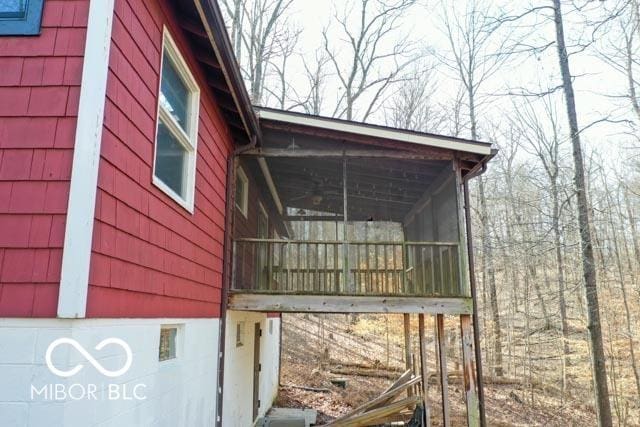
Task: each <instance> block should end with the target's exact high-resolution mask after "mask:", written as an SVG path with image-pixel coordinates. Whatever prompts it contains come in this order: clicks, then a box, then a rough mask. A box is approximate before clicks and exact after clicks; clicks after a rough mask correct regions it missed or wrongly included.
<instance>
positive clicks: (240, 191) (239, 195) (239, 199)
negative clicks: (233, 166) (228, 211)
mask: <svg viewBox="0 0 640 427" xmlns="http://www.w3.org/2000/svg"><path fill="white" fill-rule="evenodd" d="M245 188H246V187H245V183H244V181H243V180H241V179H238V180H237V181H236V206H238V207H239V208H240V209H244V189H245Z"/></svg>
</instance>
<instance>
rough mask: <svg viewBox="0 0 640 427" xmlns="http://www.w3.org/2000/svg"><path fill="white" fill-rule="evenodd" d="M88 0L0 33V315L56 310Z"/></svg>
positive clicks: (52, 6)
mask: <svg viewBox="0 0 640 427" xmlns="http://www.w3.org/2000/svg"><path fill="white" fill-rule="evenodd" d="M88 11H89V2H88V0H77V1H73V0H65V1H55V0H47V1H45V2H44V12H43V17H42V33H41V34H40V35H39V36H32V37H5V36H3V37H0V70H1V71H0V317H55V315H56V311H57V302H58V286H59V283H60V266H61V261H62V246H63V240H64V226H65V214H66V210H67V200H68V196H69V180H70V176H71V162H72V158H73V143H74V137H75V128H76V116H77V110H78V97H79V93H80V81H81V77H82V60H83V53H84V41H85V33H86V26H87V17H88Z"/></svg>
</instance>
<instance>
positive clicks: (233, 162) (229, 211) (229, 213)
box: [215, 136, 257, 427]
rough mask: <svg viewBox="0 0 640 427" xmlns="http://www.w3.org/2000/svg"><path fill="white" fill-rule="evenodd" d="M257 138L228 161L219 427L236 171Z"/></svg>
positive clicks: (219, 406) (218, 409) (219, 407)
mask: <svg viewBox="0 0 640 427" xmlns="http://www.w3.org/2000/svg"><path fill="white" fill-rule="evenodd" d="M256 144H257V138H256V137H255V136H254V137H252V138H251V142H250V143H249V144H247V145H243V146H240V147H237V148H236V149H235V150H233V152H232V153H231V155H230V156H229V157H228V159H227V191H226V206H225V226H224V245H223V250H222V253H223V259H224V262H223V268H222V296H221V301H220V331H219V333H218V387H217V390H216V392H217V399H216V421H215V425H216V426H217V427H222V402H223V400H224V399H223V394H222V390H223V389H224V356H225V340H226V323H227V322H226V319H227V304H228V299H229V288H230V287H231V280H232V277H231V268H230V266H231V265H232V263H233V256H234V254H233V250H232V248H233V242H232V240H231V238H232V236H231V232H232V230H233V222H234V221H233V220H234V217H235V206H236V203H235V197H236V169H237V166H238V156H239V155H240V154H242V153H243V152H244V151H247V150H251V149H253V148H255V146H256Z"/></svg>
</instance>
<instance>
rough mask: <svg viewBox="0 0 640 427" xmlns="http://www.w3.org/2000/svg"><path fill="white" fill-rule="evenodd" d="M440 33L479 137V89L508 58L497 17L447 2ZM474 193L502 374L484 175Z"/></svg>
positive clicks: (475, 3)
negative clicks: (446, 45) (463, 90)
mask: <svg viewBox="0 0 640 427" xmlns="http://www.w3.org/2000/svg"><path fill="white" fill-rule="evenodd" d="M441 15H442V25H443V29H442V31H443V33H444V34H445V36H446V37H447V40H448V43H449V47H450V51H449V53H450V55H449V56H447V55H441V56H440V59H441V61H442V62H443V63H444V64H445V65H447V66H448V67H449V68H450V69H451V70H452V71H453V72H454V73H455V74H456V76H457V78H458V79H459V80H460V82H461V83H462V85H463V87H464V89H465V92H466V101H467V106H468V113H469V126H470V133H471V138H472V139H474V140H477V139H479V135H478V116H477V108H478V105H479V99H478V97H479V93H480V88H481V87H482V85H483V83H485V82H486V81H487V80H488V79H489V78H491V76H493V75H494V74H495V73H496V72H497V71H498V70H499V68H500V67H501V66H502V65H503V64H504V63H505V61H506V60H507V59H508V55H507V54H506V51H505V50H504V49H503V46H502V45H503V44H504V41H502V42H501V40H500V39H498V38H497V31H498V29H499V28H500V25H501V21H500V19H499V18H497V15H498V14H497V13H493V12H492V11H491V9H490V7H489V6H488V5H487V4H486V3H484V2H483V1H482V0H470V1H468V2H466V3H465V9H464V10H461V11H458V10H451V8H450V5H449V4H443V6H442V13H441ZM478 196H479V205H480V212H479V215H480V223H481V238H482V254H483V256H482V276H483V278H486V279H487V280H483V285H484V286H487V285H488V290H489V303H490V306H491V317H492V320H493V335H494V337H493V339H494V357H495V374H496V376H502V373H503V369H502V329H501V324H500V310H499V308H498V296H497V291H496V279H495V270H494V263H493V249H492V246H491V243H490V242H489V239H490V230H489V218H488V215H489V213H488V211H487V203H486V196H485V188H484V178H483V177H482V176H480V177H479V178H478Z"/></svg>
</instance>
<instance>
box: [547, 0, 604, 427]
mask: <svg viewBox="0 0 640 427" xmlns="http://www.w3.org/2000/svg"><path fill="white" fill-rule="evenodd" d="M553 16H554V24H555V30H556V31H555V32H556V48H557V52H558V61H559V65H560V75H561V77H562V89H563V92H564V98H565V104H566V109H567V121H568V123H569V133H570V136H571V145H572V148H573V162H574V178H573V179H574V185H575V191H576V198H577V208H578V228H579V230H580V247H581V251H582V270H583V271H582V272H583V278H584V286H585V291H586V299H587V318H588V325H587V329H588V330H589V337H590V345H591V357H592V362H593V379H594V388H595V396H596V408H597V412H598V424H599V425H600V426H603V427H606V426H611V425H612V420H611V405H610V403H609V388H608V385H607V369H606V366H605V355H604V346H603V340H602V327H601V324H600V302H599V299H598V279H597V276H596V269H595V258H594V255H593V245H592V241H591V224H590V220H589V205H588V201H587V189H586V185H585V171H584V161H583V157H582V146H581V142H580V128H579V126H578V113H577V112H576V99H575V94H574V91H573V76H572V75H571V69H570V66H569V54H568V52H567V46H566V43H565V36H564V21H563V17H562V9H561V5H560V0H553Z"/></svg>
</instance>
